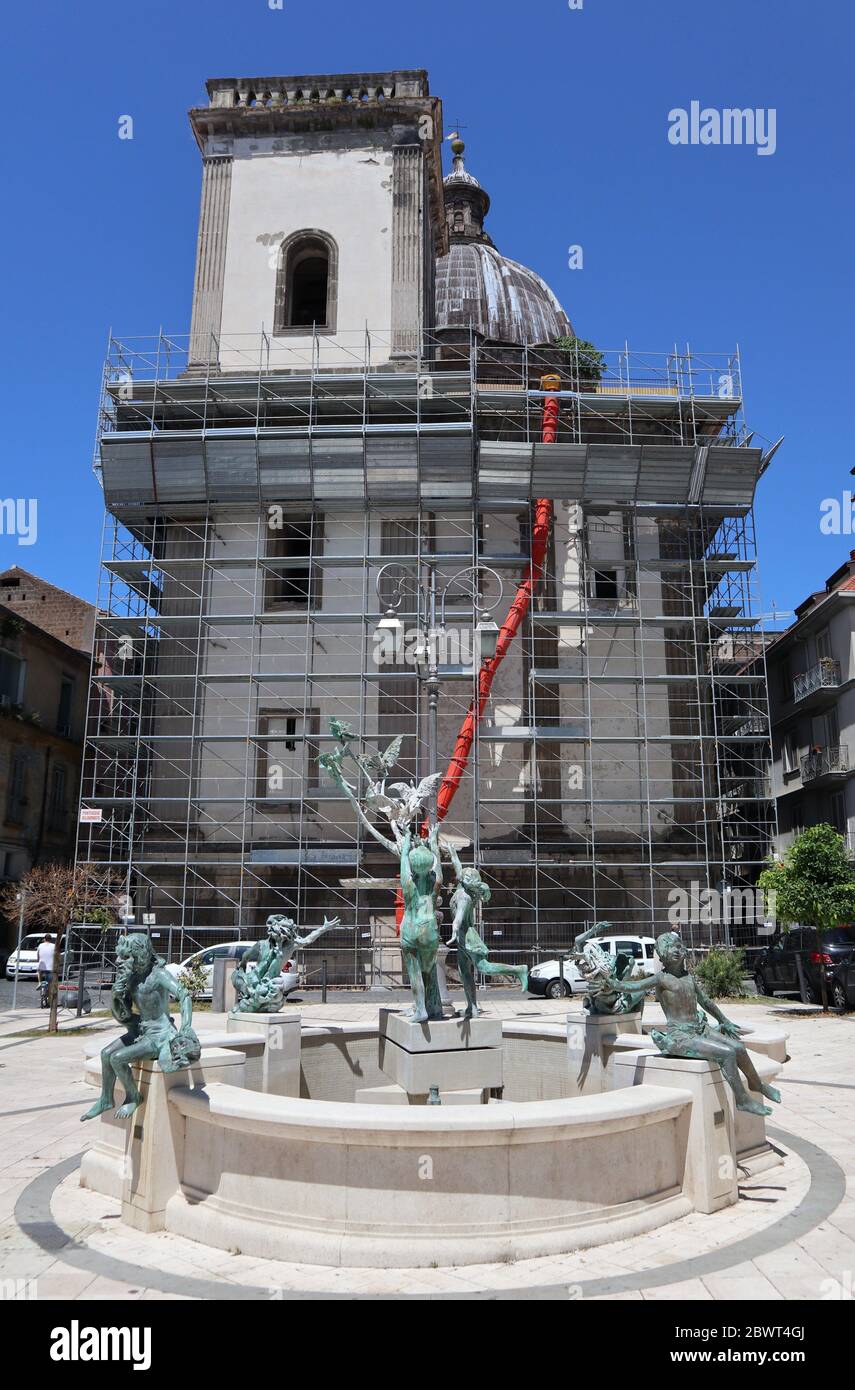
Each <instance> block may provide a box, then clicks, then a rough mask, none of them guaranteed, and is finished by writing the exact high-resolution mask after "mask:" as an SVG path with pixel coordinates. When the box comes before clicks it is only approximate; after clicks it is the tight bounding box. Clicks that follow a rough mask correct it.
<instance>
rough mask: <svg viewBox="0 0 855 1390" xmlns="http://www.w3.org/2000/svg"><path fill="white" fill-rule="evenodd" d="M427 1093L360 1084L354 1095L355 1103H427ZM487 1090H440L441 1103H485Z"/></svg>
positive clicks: (393, 1086) (487, 1095)
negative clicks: (411, 1092)
mask: <svg viewBox="0 0 855 1390" xmlns="http://www.w3.org/2000/svg"><path fill="white" fill-rule="evenodd" d="M429 1094H430V1093H429V1092H428V1093H421V1094H419V1093H418V1092H414V1093H413V1094H412V1095H410V1093H409V1092H408V1091H405V1090H404V1088H403V1086H395V1085H392V1086H362V1087H361V1088H360V1089H359V1090H358V1091H357V1092H356V1095H355V1097H354V1100H355V1101H356V1104H357V1105H427V1103H428V1099H429ZM489 1098H490V1093H489V1091H482V1090H478V1089H477V1088H476V1089H474V1090H470V1091H440V1093H439V1100H440V1104H441V1105H486V1104H487V1102H488V1101H489Z"/></svg>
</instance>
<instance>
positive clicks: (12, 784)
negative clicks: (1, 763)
mask: <svg viewBox="0 0 855 1390" xmlns="http://www.w3.org/2000/svg"><path fill="white" fill-rule="evenodd" d="M27 762H28V760H27V754H26V753H25V752H24V751H23V749H20V750H19V751H18V752H16V753H13V754H12V766H11V768H10V770H9V790H8V792H7V795H6V819H7V821H11V822H12V823H13V824H14V825H22V824H23V822H24V818H25V814H26V809H27V804H28V802H27V771H28V768H27Z"/></svg>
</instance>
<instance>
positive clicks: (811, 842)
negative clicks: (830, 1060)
mask: <svg viewBox="0 0 855 1390" xmlns="http://www.w3.org/2000/svg"><path fill="white" fill-rule="evenodd" d="M758 885H759V887H760V888H761V889H762V890H763V895H764V897H765V900H766V910H767V912H768V914H769V916H770V917H771V918H772V920H773V921H775V922H777V923H779V924H780V925H781V926H782V927H790V926H793V925H794V924H795V923H797V922H798V923H800V924H801V925H802V926H805V927H815V928H816V930H817V932H819V933H820V936H821V934H822V932H824V931H829V930H830V929H831V928H832V927H838V926H840V925H841V923H844V922H853V921H855V876H853V872H852V863H851V861H850V859H849V856H848V853H847V850H846V841H845V840H844V838H843V836H842V835H838V833H837V831H836V830H835V829H834V827H833V826H831V825H811V826H809V827H808V829H807V830H802V831H801V833H800V834H799V835H797V836H796V838H795V840H794V841H793V843H792V844H791V845H790V848H789V849H788V850H787V852H786V854H785V855H784V858H783V860H780V861H778V862H776V863H775V864H774V865H773V866H771V867H770V868H768V869H764V870H763V872H762V874H761V875H760V877H759V879H758ZM819 979H820V987H821V990H822V1007H823V1008H824V1009H827V1008H828V991H827V989H826V982H825V971H824V970H820V972H819Z"/></svg>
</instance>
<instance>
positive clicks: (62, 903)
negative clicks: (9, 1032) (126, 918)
mask: <svg viewBox="0 0 855 1390" xmlns="http://www.w3.org/2000/svg"><path fill="white" fill-rule="evenodd" d="M22 893H23V894H24V897H23V917H24V926H25V927H26V928H27V929H29V930H32V929H33V928H37V929H39V928H40V929H41V930H43V931H44V932H45V933H48V932H52V933H53V934H54V935H55V936H56V956H55V958H54V977H53V979H52V981H51V986H50V1023H49V1025H48V1027H49V1031H50V1032H51V1033H55V1032H56V1027H57V1023H56V1018H57V1000H58V993H57V989H58V982H59V975H60V970H61V968H62V949H63V942H62V935H63V933H64V932H65V931H66V929H67V928H68V925H69V923H71V922H94V923H97V924H99V925H100V926H101V927H108V926H111V925H112V923H114V922H115V921H116V920H117V917H118V912H117V908H116V902H115V897H114V894H113V891H112V888H111V884H110V878H109V875H107V877H105V876H104V873H103V870H101V869H100V868H99V867H98V866H96V865H93V864H78V865H77V867H76V868H75V867H74V865H73V864H36V865H35V866H34V867H33V868H32V869H28V871H27V872H26V873H25V874H24V876H23V878H22V879H21V880H20V882H18V883H8V884H6V886H5V887H4V888H3V889H2V890H0V913H2V914H3V916H4V917H6V918H8V920H9V921H11V922H17V921H18V919H19V916H20V913H21V903H22V899H21V894H22Z"/></svg>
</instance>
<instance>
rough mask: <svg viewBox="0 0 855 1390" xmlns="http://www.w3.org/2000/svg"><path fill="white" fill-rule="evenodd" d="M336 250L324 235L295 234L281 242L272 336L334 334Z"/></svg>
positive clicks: (333, 243)
mask: <svg viewBox="0 0 855 1390" xmlns="http://www.w3.org/2000/svg"><path fill="white" fill-rule="evenodd" d="M337 299H338V247H337V246H336V244H335V242H334V241H333V239H332V237H331V236H328V235H327V234H326V232H321V231H318V230H317V229H316V228H313V229H312V230H307V231H302V232H295V233H294V234H293V235H292V236H289V237H287V238H286V239H285V241H283V243H282V246H281V247H280V250H279V267H278V270H277V272H276V312H275V317H274V332H275V333H294V334H299V333H311V332H312V328H313V327H314V329H315V331H316V332H317V333H334V332H335V326H336V309H337Z"/></svg>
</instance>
